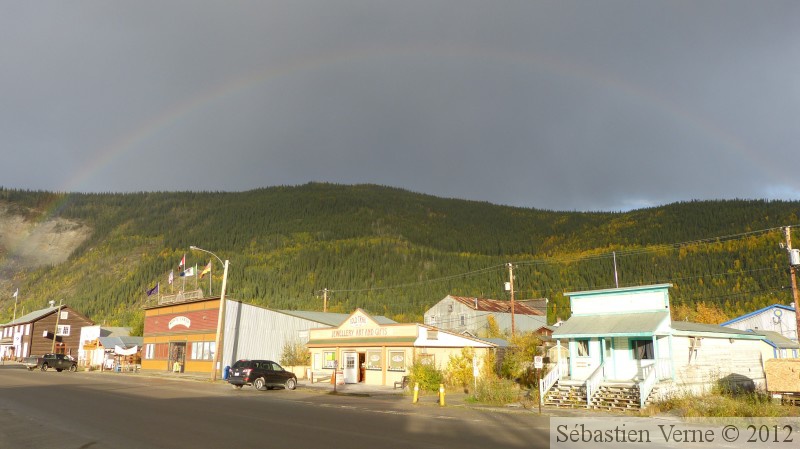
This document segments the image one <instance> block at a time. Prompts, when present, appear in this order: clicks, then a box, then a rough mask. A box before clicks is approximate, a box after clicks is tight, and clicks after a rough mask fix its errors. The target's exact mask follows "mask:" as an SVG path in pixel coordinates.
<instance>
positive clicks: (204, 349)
mask: <svg viewBox="0 0 800 449" xmlns="http://www.w3.org/2000/svg"><path fill="white" fill-rule="evenodd" d="M216 348H217V343H216V342H213V341H198V342H194V343H192V356H191V357H192V360H214V352H215V351H216Z"/></svg>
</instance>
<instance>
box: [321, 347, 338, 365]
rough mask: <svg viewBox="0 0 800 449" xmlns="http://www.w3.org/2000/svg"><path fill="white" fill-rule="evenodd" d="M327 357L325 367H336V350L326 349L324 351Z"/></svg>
mask: <svg viewBox="0 0 800 449" xmlns="http://www.w3.org/2000/svg"><path fill="white" fill-rule="evenodd" d="M322 354H323V355H324V356H325V357H324V358H325V360H324V362H323V365H322V367H323V368H336V353H335V352H334V351H325V352H323V353H322Z"/></svg>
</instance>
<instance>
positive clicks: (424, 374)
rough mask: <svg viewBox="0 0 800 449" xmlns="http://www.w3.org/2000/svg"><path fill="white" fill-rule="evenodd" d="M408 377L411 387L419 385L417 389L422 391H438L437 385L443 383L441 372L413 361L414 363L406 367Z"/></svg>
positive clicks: (427, 364) (431, 366)
mask: <svg viewBox="0 0 800 449" xmlns="http://www.w3.org/2000/svg"><path fill="white" fill-rule="evenodd" d="M408 376H409V381H410V382H411V385H413V384H415V383H419V389H420V390H422V391H439V385H440V384H441V383H443V378H444V376H442V372H441V371H439V370H438V369H436V367H435V366H433V365H431V364H430V363H420V361H419V360H415V361H414V363H413V364H412V365H411V366H410V367H408Z"/></svg>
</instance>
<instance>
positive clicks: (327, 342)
mask: <svg viewBox="0 0 800 449" xmlns="http://www.w3.org/2000/svg"><path fill="white" fill-rule="evenodd" d="M415 341H417V337H416V336H413V335H412V336H407V337H372V338H370V337H364V338H320V339H317V340H308V343H306V344H307V345H309V346H312V345H323V346H352V345H355V344H357V345H364V346H376V345H380V344H389V343H408V344H413V343H414V342H415Z"/></svg>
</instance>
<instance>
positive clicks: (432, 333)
mask: <svg viewBox="0 0 800 449" xmlns="http://www.w3.org/2000/svg"><path fill="white" fill-rule="evenodd" d="M438 339H439V331H438V330H436V329H428V340H438Z"/></svg>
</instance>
